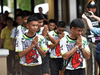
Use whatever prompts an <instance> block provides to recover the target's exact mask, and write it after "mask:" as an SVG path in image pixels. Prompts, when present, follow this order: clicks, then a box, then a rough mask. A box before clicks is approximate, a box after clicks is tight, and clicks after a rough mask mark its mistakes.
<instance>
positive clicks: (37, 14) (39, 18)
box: [32, 13, 45, 20]
mask: <svg viewBox="0 0 100 75" xmlns="http://www.w3.org/2000/svg"><path fill="white" fill-rule="evenodd" d="M32 16H35V17H37V18H38V20H43V19H45V18H44V16H43V15H42V14H41V13H35V14H33V15H32Z"/></svg>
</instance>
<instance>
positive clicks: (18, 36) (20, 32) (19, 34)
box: [10, 25, 26, 50]
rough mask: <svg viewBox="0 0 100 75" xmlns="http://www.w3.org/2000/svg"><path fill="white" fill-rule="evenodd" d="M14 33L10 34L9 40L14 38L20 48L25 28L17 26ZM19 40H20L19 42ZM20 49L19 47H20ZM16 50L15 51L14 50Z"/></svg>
mask: <svg viewBox="0 0 100 75" xmlns="http://www.w3.org/2000/svg"><path fill="white" fill-rule="evenodd" d="M15 29H16V31H15V32H14V33H12V35H11V36H10V37H11V38H15V39H16V41H17V42H19V43H17V44H19V47H20V46H21V44H22V43H21V41H20V40H21V38H22V37H23V36H22V35H23V34H25V33H26V32H25V31H26V27H23V26H22V25H19V26H18V27H17V28H15ZM19 39H20V40H19ZM16 48H18V47H16ZM20 48H21V47H20ZM16 50H17V49H16Z"/></svg>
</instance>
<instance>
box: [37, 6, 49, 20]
mask: <svg viewBox="0 0 100 75" xmlns="http://www.w3.org/2000/svg"><path fill="white" fill-rule="evenodd" d="M38 10H39V13H41V14H42V15H43V16H44V18H45V19H44V20H46V21H48V16H47V15H46V14H43V13H42V11H43V9H42V7H39V8H38Z"/></svg>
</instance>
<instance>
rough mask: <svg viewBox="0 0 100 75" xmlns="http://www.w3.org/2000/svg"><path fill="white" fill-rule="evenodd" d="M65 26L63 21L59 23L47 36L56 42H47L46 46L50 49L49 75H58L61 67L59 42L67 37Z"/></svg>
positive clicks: (61, 59)
mask: <svg viewBox="0 0 100 75" xmlns="http://www.w3.org/2000/svg"><path fill="white" fill-rule="evenodd" d="M65 28H66V24H65V22H64V21H59V22H58V24H57V29H56V30H52V31H50V32H49V35H50V36H51V37H53V38H54V39H55V40H56V43H55V44H54V43H52V42H51V41H48V45H49V47H50V49H51V52H50V71H51V75H59V70H61V69H62V67H63V58H62V56H61V51H60V43H59V42H60V40H61V39H62V38H63V37H65V36H66V35H68V33H67V32H66V33H65Z"/></svg>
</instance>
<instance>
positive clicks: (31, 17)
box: [27, 16, 38, 23]
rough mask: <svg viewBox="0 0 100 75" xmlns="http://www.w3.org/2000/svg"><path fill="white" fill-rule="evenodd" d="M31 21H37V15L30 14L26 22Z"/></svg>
mask: <svg viewBox="0 0 100 75" xmlns="http://www.w3.org/2000/svg"><path fill="white" fill-rule="evenodd" d="M31 21H38V19H37V17H33V16H30V17H28V19H27V23H30V22H31Z"/></svg>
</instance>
